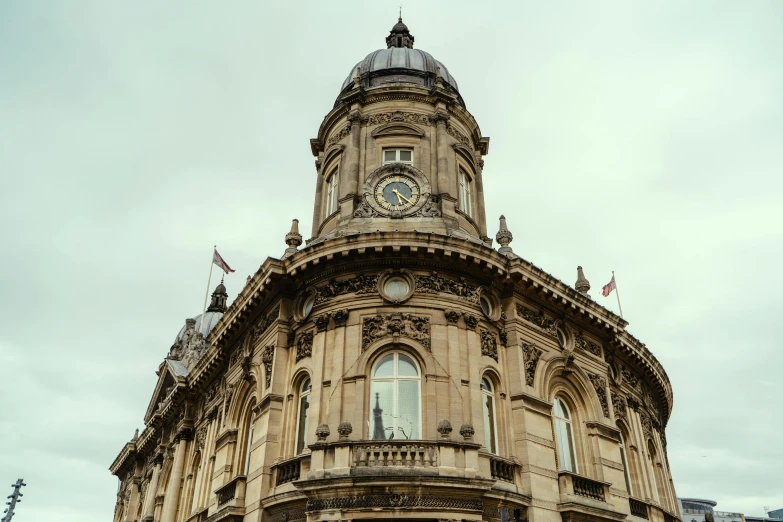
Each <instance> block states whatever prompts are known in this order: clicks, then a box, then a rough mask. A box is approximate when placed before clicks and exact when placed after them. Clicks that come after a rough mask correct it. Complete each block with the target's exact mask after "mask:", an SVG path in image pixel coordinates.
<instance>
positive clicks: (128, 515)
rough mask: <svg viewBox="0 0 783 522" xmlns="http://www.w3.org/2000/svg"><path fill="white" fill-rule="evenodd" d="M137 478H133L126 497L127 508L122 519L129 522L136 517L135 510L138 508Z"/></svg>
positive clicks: (138, 483) (138, 484)
mask: <svg viewBox="0 0 783 522" xmlns="http://www.w3.org/2000/svg"><path fill="white" fill-rule="evenodd" d="M139 486H140V481H139V479H133V480H132V482H131V485H130V498H129V499H128V509H126V510H125V517H124V518H123V520H124V521H127V522H131V521H132V520H134V519H135V517H136V511H137V510H138V509H139V508H138V506H139V500H140V499H139Z"/></svg>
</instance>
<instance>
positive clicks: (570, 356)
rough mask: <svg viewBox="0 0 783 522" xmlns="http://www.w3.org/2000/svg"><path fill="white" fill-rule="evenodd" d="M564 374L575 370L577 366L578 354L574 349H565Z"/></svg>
mask: <svg viewBox="0 0 783 522" xmlns="http://www.w3.org/2000/svg"><path fill="white" fill-rule="evenodd" d="M563 359H564V362H563V375H568V374H571V373H573V372H574V369H575V368H576V367H575V366H574V360H576V356H575V355H574V351H573V350H568V349H566V350H563Z"/></svg>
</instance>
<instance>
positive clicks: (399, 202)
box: [392, 189, 402, 205]
mask: <svg viewBox="0 0 783 522" xmlns="http://www.w3.org/2000/svg"><path fill="white" fill-rule="evenodd" d="M392 192H394V193H395V194H397V202H398V204H400V205H402V200H401V199H400V193H399V192H397V189H392Z"/></svg>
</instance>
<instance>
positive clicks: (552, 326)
mask: <svg viewBox="0 0 783 522" xmlns="http://www.w3.org/2000/svg"><path fill="white" fill-rule="evenodd" d="M517 314H518V315H519V316H520V317H521V318H522V319H524V320H525V321H527V322H529V323H533V324H534V325H536V326H538V327H539V328H541V329H542V330H543V331H544V332H546V333H547V334H549V335H550V336H552V337H555V338H556V337H557V321H555V320H553V319H548V318H547V316H545V315H544V312H534V311H533V310H531V309H530V308H525V307H524V306H522V305H519V304H518V305H517Z"/></svg>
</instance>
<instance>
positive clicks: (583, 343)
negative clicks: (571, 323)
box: [574, 330, 602, 358]
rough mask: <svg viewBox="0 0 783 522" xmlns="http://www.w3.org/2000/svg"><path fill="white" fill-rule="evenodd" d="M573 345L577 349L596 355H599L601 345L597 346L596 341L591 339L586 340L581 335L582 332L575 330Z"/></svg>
mask: <svg viewBox="0 0 783 522" xmlns="http://www.w3.org/2000/svg"><path fill="white" fill-rule="evenodd" d="M574 346H575V347H576V349H577V350H579V351H582V352H586V353H589V354H592V355H595V356H596V357H598V358H600V357H601V355H602V354H601V347H600V346H598V345H597V344H596V343H594V342H592V341H588V340H587V339H585V338H584V336H583V335H582V332H580V331H578V330H577V332H576V335H575V336H574Z"/></svg>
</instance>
